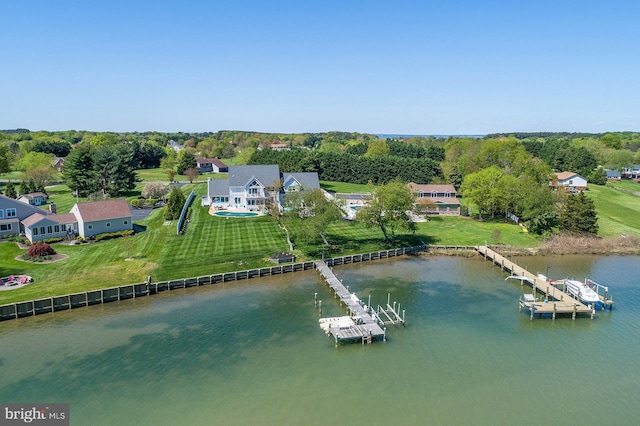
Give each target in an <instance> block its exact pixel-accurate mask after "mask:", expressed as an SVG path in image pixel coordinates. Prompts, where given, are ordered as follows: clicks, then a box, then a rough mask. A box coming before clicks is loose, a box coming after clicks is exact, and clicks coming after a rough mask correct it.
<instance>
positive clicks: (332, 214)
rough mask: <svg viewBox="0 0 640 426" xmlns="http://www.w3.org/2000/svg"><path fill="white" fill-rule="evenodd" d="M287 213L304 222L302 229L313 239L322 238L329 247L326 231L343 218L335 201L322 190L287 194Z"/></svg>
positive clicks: (285, 203) (285, 201)
mask: <svg viewBox="0 0 640 426" xmlns="http://www.w3.org/2000/svg"><path fill="white" fill-rule="evenodd" d="M284 205H285V211H288V212H289V214H290V215H295V216H296V219H295V220H301V221H303V222H304V223H303V226H302V227H301V229H303V230H305V231H307V232H308V233H309V235H310V236H311V238H310V239H313V238H314V236H320V238H322V241H323V242H324V244H325V245H327V246H328V245H329V242H328V241H327V239H326V237H325V235H324V231H325V230H326V229H327V227H328V226H329V224H331V223H332V222H335V221H338V220H340V218H342V211H341V210H340V207H339V206H338V204H336V202H335V201H333V200H329V199H327V197H325V195H324V193H323V191H322V190H321V189H316V190H314V191H304V190H303V191H302V192H293V193H289V194H285V200H284Z"/></svg>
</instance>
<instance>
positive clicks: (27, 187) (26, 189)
mask: <svg viewBox="0 0 640 426" xmlns="http://www.w3.org/2000/svg"><path fill="white" fill-rule="evenodd" d="M19 191H20V195H24V194H31V193H32V192H35V191H34V189H33V185H32V184H31V181H28V180H23V181H20V189H19Z"/></svg>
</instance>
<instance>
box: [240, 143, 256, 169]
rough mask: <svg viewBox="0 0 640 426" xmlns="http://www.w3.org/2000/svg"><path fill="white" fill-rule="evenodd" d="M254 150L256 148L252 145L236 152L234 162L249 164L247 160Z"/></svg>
mask: <svg viewBox="0 0 640 426" xmlns="http://www.w3.org/2000/svg"><path fill="white" fill-rule="evenodd" d="M255 152H256V149H255V148H253V147H247V148H244V149H243V150H242V151H241V152H239V153H238V156H237V157H236V164H240V165H243V164H249V160H250V159H251V157H252V156H253V154H254V153H255Z"/></svg>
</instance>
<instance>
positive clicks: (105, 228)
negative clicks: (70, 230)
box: [70, 198, 133, 238]
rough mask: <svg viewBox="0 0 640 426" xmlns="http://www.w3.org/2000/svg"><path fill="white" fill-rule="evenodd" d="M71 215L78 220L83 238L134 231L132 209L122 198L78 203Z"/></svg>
mask: <svg viewBox="0 0 640 426" xmlns="http://www.w3.org/2000/svg"><path fill="white" fill-rule="evenodd" d="M70 213H71V214H73V215H74V216H75V217H76V219H77V220H78V228H77V229H78V234H79V235H80V236H81V237H82V238H88V237H93V236H96V235H98V234H104V233H106V232H117V231H126V230H132V229H133V222H132V220H131V216H132V215H131V208H130V207H129V203H127V201H126V200H124V199H122V198H119V199H113V200H104V201H90V202H86V203H76V204H75V205H74V206H73V207H72V208H71V212H70Z"/></svg>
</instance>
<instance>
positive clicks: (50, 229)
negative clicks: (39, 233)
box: [47, 225, 53, 234]
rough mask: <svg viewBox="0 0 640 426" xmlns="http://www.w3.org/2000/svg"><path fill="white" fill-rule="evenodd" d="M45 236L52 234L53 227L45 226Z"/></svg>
mask: <svg viewBox="0 0 640 426" xmlns="http://www.w3.org/2000/svg"><path fill="white" fill-rule="evenodd" d="M47 234H53V226H51V225H49V226H47Z"/></svg>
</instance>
